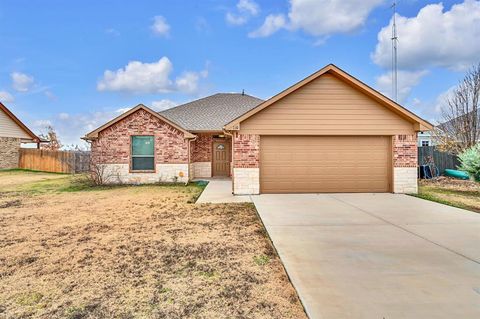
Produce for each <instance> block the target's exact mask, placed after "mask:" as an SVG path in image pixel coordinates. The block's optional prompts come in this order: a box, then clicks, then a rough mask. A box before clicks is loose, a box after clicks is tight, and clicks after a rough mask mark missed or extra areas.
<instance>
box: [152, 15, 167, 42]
mask: <svg viewBox="0 0 480 319" xmlns="http://www.w3.org/2000/svg"><path fill="white" fill-rule="evenodd" d="M151 29H152V31H153V33H155V34H156V35H159V36H162V37H168V36H169V35H170V25H169V24H168V23H167V19H165V18H164V17H163V16H155V17H154V18H153V24H152V26H151Z"/></svg>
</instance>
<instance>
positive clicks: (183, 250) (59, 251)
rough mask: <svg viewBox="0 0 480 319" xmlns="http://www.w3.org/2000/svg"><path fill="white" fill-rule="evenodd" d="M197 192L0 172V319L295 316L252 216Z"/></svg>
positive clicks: (299, 312)
mask: <svg viewBox="0 0 480 319" xmlns="http://www.w3.org/2000/svg"><path fill="white" fill-rule="evenodd" d="M44 175H48V177H47V178H45V176H44ZM34 176H36V178H35V177H34ZM52 176H54V177H52ZM12 179H13V180H17V181H18V180H21V181H22V182H21V183H17V182H14V181H12ZM200 191H201V189H200V188H199V187H197V186H195V185H189V186H171V185H169V186H159V185H156V186H137V187H133V186H132V187H127V186H123V187H115V188H105V189H91V188H88V187H84V186H78V185H76V184H75V183H74V182H73V181H72V178H70V177H68V176H62V175H50V174H39V173H26V172H8V173H5V172H4V173H2V172H0V318H72V319H73V318H76V319H77V318H78V319H79V318H305V317H306V316H305V314H304V312H303V308H302V306H301V304H300V303H299V301H298V298H297V295H296V294H295V291H294V289H293V287H292V286H291V284H290V282H289V281H288V278H287V276H286V274H285V273H284V270H283V267H282V264H281V262H280V260H279V259H278V257H277V256H276V254H275V252H274V250H273V249H272V246H271V244H270V242H269V240H268V238H267V237H266V234H265V232H264V229H263V227H262V225H261V224H260V222H259V220H258V218H257V216H256V213H255V210H254V207H253V206H251V205H247V204H229V205H224V204H220V205H195V204H189V203H188V201H189V200H190V199H191V198H192V197H194V196H195V195H198V193H199V192H200Z"/></svg>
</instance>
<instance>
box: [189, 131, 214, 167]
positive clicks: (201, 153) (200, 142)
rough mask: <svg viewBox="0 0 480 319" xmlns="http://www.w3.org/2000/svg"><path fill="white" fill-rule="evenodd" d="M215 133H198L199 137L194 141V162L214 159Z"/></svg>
mask: <svg viewBox="0 0 480 319" xmlns="http://www.w3.org/2000/svg"><path fill="white" fill-rule="evenodd" d="M212 141H213V134H197V139H196V140H195V142H192V162H211V161H212Z"/></svg>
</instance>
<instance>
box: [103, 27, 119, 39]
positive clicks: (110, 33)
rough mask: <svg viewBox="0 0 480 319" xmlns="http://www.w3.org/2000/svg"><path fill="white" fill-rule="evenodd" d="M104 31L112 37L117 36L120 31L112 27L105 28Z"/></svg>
mask: <svg viewBox="0 0 480 319" xmlns="http://www.w3.org/2000/svg"><path fill="white" fill-rule="evenodd" d="M105 33H106V34H108V35H111V36H114V37H119V36H120V32H119V31H118V30H117V29H114V28H108V29H106V30H105Z"/></svg>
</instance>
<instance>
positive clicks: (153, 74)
mask: <svg viewBox="0 0 480 319" xmlns="http://www.w3.org/2000/svg"><path fill="white" fill-rule="evenodd" d="M172 71H173V64H172V62H170V60H169V59H168V58H167V57H162V58H161V59H160V60H158V61H157V62H153V63H143V62H140V61H131V62H129V63H128V64H127V65H126V66H125V67H124V68H120V69H118V70H116V71H110V70H107V71H105V72H104V74H103V78H102V79H101V80H100V81H99V82H98V84H97V90H99V91H121V92H133V93H169V92H183V93H195V92H196V90H197V89H198V85H199V80H200V79H201V78H206V77H207V76H208V71H207V70H204V71H201V72H193V71H187V72H185V73H183V74H182V75H181V76H179V77H177V78H176V79H175V81H173V80H172V79H171V78H170V75H171V73H172Z"/></svg>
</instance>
